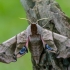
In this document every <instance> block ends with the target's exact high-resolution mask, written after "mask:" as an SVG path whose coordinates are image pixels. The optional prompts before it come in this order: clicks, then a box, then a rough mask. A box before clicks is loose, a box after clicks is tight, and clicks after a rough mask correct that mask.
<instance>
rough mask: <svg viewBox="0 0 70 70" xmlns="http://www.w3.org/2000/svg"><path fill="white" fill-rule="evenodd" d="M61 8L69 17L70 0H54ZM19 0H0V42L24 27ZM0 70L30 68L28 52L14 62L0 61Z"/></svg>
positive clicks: (24, 15) (24, 22) (25, 25)
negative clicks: (5, 62)
mask: <svg viewBox="0 0 70 70" xmlns="http://www.w3.org/2000/svg"><path fill="white" fill-rule="evenodd" d="M56 1H57V2H58V3H59V4H60V6H61V8H62V10H63V11H64V12H65V13H66V15H67V16H69V17H70V0H56ZM19 17H24V18H26V13H25V10H24V9H23V7H22V5H21V3H20V0H0V43H2V42H3V41H5V40H7V39H9V38H10V37H12V36H14V35H16V34H18V33H19V32H21V31H23V30H24V29H26V27H27V26H28V23H27V21H25V20H21V19H19ZM0 70H32V65H31V58H30V53H28V54H26V55H25V56H23V57H21V58H19V59H18V61H17V62H15V63H10V64H4V63H0Z"/></svg>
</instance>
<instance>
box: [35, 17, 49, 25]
mask: <svg viewBox="0 0 70 70" xmlns="http://www.w3.org/2000/svg"><path fill="white" fill-rule="evenodd" d="M43 19H48V18H41V19H39V20H37V21H36V24H37V23H38V21H40V20H43Z"/></svg>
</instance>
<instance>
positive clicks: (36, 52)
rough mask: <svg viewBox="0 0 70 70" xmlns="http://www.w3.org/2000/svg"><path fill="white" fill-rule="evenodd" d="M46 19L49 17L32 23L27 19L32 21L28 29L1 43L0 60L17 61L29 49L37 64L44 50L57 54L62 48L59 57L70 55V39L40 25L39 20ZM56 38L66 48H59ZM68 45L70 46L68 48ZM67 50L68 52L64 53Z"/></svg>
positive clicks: (5, 61) (4, 61)
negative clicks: (55, 41)
mask: <svg viewBox="0 0 70 70" xmlns="http://www.w3.org/2000/svg"><path fill="white" fill-rule="evenodd" d="M23 19H24V18H23ZM44 19H47V18H42V19H39V20H37V22H36V23H32V22H31V21H30V20H28V19H26V20H28V21H30V23H31V24H30V25H29V26H28V27H27V29H26V30H24V31H23V32H21V33H19V34H17V35H16V36H14V37H12V38H10V39H9V40H7V41H5V42H3V43H2V44H0V62H3V63H10V62H16V61H17V58H19V57H21V56H23V55H24V54H26V53H28V49H29V51H30V53H31V56H32V58H33V59H34V61H35V64H36V65H39V63H40V61H41V55H42V53H43V51H47V52H51V53H55V54H57V51H59V50H60V49H61V50H62V51H59V55H58V56H57V58H67V57H68V56H69V55H70V51H68V50H69V49H70V39H68V37H66V36H62V35H60V34H57V33H54V32H53V33H52V32H51V31H49V30H47V29H44V28H43V27H41V26H40V25H38V21H40V20H44ZM52 34H53V35H54V38H53V35H52ZM54 39H56V40H58V41H60V42H61V43H63V45H64V49H62V48H60V49H58V47H57V46H56V44H55V43H54ZM66 46H67V47H68V48H69V49H68V50H67V49H66ZM65 50H66V54H65V53H62V52H63V51H65Z"/></svg>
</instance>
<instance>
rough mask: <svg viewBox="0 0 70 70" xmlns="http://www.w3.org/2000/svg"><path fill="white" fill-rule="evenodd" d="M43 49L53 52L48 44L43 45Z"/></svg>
mask: <svg viewBox="0 0 70 70" xmlns="http://www.w3.org/2000/svg"><path fill="white" fill-rule="evenodd" d="M45 49H48V50H51V51H52V50H53V48H51V47H50V46H49V45H48V44H46V45H45Z"/></svg>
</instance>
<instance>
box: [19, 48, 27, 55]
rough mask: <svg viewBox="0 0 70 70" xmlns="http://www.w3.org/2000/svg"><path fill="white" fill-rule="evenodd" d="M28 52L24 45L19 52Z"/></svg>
mask: <svg viewBox="0 0 70 70" xmlns="http://www.w3.org/2000/svg"><path fill="white" fill-rule="evenodd" d="M26 52H28V51H27V48H26V47H23V48H22V49H21V50H20V51H19V54H20V55H22V54H24V53H26Z"/></svg>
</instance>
